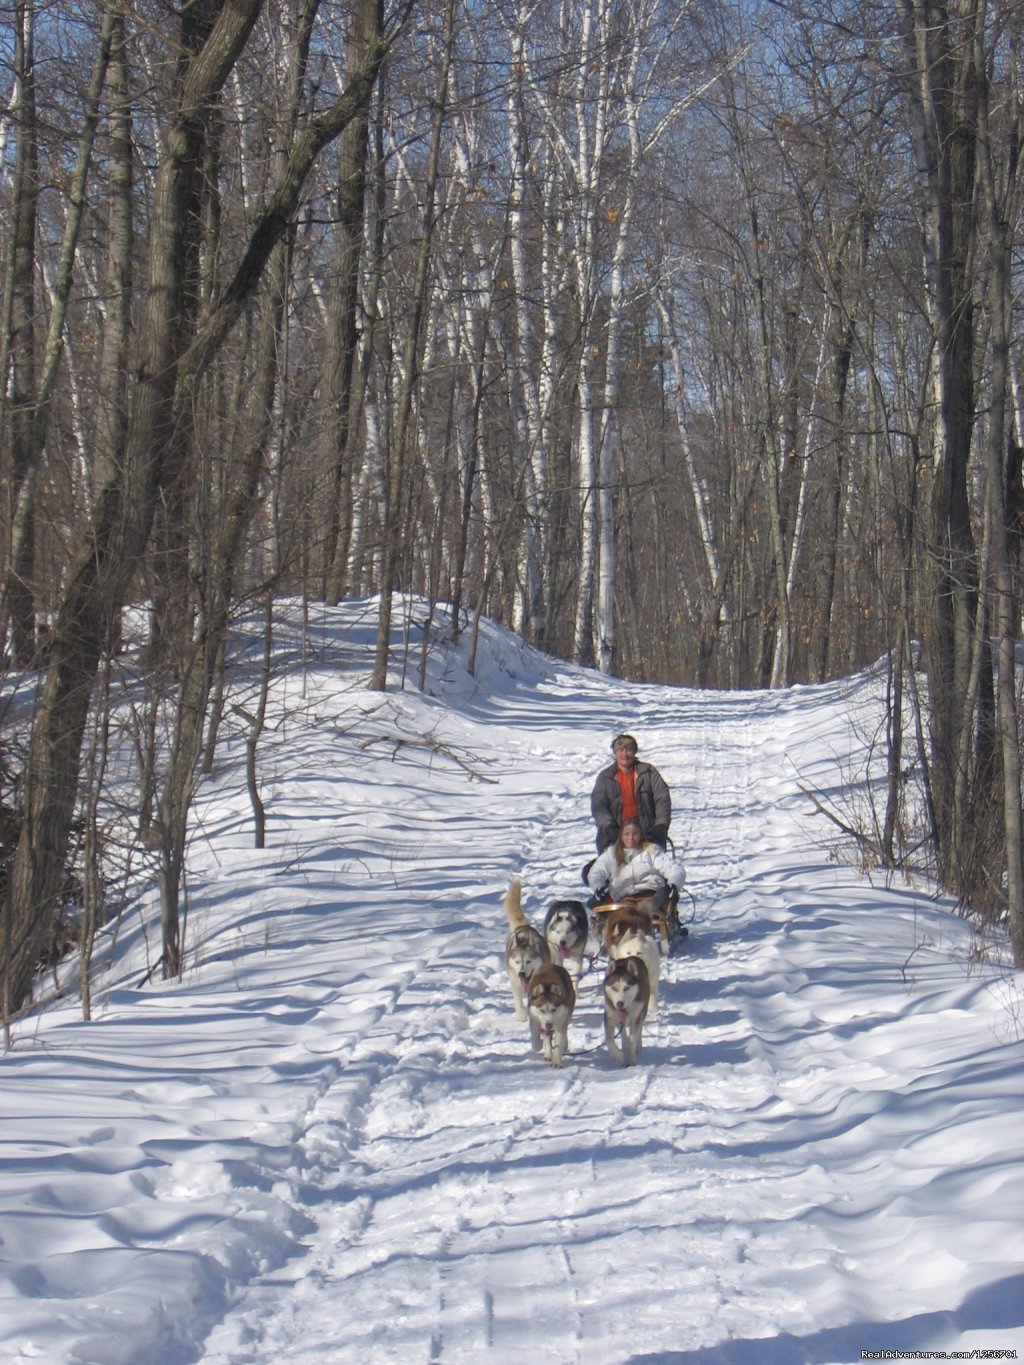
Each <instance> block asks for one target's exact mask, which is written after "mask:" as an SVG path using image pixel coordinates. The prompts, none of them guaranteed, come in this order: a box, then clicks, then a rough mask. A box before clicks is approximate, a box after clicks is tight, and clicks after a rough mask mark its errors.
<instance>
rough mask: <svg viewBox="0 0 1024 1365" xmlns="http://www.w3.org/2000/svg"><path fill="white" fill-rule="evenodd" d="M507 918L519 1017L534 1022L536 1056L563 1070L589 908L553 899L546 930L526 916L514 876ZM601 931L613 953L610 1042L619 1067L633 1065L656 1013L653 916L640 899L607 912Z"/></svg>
mask: <svg viewBox="0 0 1024 1365" xmlns="http://www.w3.org/2000/svg"><path fill="white" fill-rule="evenodd" d="M505 914H506V916H507V918H508V925H509V936H508V942H507V943H506V945H505V966H506V969H507V971H508V979H509V984H510V985H511V987H512V999H513V1002H514V1005H515V1014H516V1018H517V1019H523V1020H527V1019H528V1020H529V1023H530V1041H531V1043H532V1044H533V1049H534V1051H535V1052H540V1053H542V1054H543V1057H544V1060H545V1061H546V1062H550V1064H551V1065H552V1066H561V1065H562V1058H563V1056H564V1055H565V1053H566V1052H567V1051H568V1048H569V1022H570V1020H571V1019H572V1014H573V1010H574V1008H575V1005H576V988H577V984H578V982H579V979H580V977H581V976H582V974H583V964H584V957H585V953H586V948H587V940H588V937H589V934H590V921H589V918H588V916H587V911H586V909H585V907H584V906H583V904H582V903H581V902H580V901H574V900H556V901H553V902H552V904H551V906H550V908H549V909H548V912H547V915H546V916H545V918H544V927H543V929H537V928H535V927H534V926H533V925H532V924H530V922H529V921H528V920H527V918H526V916H525V915H524V914H523V909H522V885H521V883H520V881H519V879H518V878H516V880H515V881H513V882H512V884H511V885H510V886H509V888H508V891H507V892H506V893H505ZM602 932H603V946H604V950H605V952H606V953H607V955H608V966H607V970H606V971H605V977H604V986H603V995H604V1036H605V1042H606V1043H607V1045H608V1051H609V1052H610V1053H611V1056H612V1058H613V1059H614V1060H615V1061H616V1062H618V1063H619V1065H621V1066H633V1065H634V1064H635V1063H636V1060H637V1057H638V1056H639V1053H640V1045H641V1042H642V1041H643V1028H644V1021H645V1019H646V1018H647V1015H648V1013H651V1014H654V1013H655V1012H656V1011H657V1008H658V977H659V973H660V967H661V949H660V948H659V946H658V943H657V940H656V936H655V928H654V922H653V919H652V917H651V914H650V912H649V911H647V910H645V909H644V908H643V905H642V902H639V901H638V900H637V899H636V898H635V897H630V898H627V899H624V900H622V901H619V902H617V903H614V904H613V905H611V906H610V907H608V913H607V916H606V918H605V921H604V925H603V931H602Z"/></svg>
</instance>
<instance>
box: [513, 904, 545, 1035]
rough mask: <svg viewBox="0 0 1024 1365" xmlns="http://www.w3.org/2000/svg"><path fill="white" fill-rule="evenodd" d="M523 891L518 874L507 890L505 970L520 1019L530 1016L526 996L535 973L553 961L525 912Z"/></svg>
mask: <svg viewBox="0 0 1024 1365" xmlns="http://www.w3.org/2000/svg"><path fill="white" fill-rule="evenodd" d="M522 894H523V888H522V883H521V882H520V880H519V878H518V877H517V878H516V879H515V881H514V882H513V883H512V884H511V886H510V887H509V888H508V890H507V891H506V892H505V914H506V916H507V918H508V927H509V935H508V940H507V942H506V944H505V970H506V971H507V972H508V980H509V985H510V986H511V987H512V1001H513V1004H514V1006H515V1011H516V1018H517V1019H525V1018H526V1017H527V1013H526V996H527V993H528V991H529V989H530V981H531V979H532V977H533V974H534V972H535V971H536V970H537V968H538V967H543V966H544V965H545V963H548V962H550V961H551V949H550V948H549V947H548V941H547V939H546V938H545V937H544V935H543V934H542V933H541V932H540V930H539V929H535V928H534V926H533V925H532V924H531V923H530V922H529V920H528V919H527V918H526V916H525V915H524V914H523V907H522Z"/></svg>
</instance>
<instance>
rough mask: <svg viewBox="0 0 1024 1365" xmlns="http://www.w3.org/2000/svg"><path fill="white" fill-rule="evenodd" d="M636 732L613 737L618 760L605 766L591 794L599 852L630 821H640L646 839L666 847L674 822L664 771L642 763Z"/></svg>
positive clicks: (613, 745) (602, 850)
mask: <svg viewBox="0 0 1024 1365" xmlns="http://www.w3.org/2000/svg"><path fill="white" fill-rule="evenodd" d="M636 750H637V743H636V740H635V739H634V738H633V736H632V735H616V736H615V738H614V739H613V740H612V753H613V754H614V755H615V762H614V763H612V764H610V765H609V766H608V767H607V768H602V769H601V771H600V772H599V773H598V775H597V781H596V782H595V783H594V790H593V791H592V792H591V794H590V809H591V812H592V813H593V816H594V823H595V824H596V825H597V851H598V853H603V852H604V850H605V849H606V848H608V846H609V845H610V844H614V843H615V840H616V839H617V838H618V837H619V830H620V829H621V828H622V826H623V824H624V823H625V822H626V821H627V820H639V822H640V825H641V827H642V829H643V832H644V835H645V836H646V838H648V839H650V840H652V841H653V842H654V843H656V844H660V845H661V847H662V848H664V847H665V844H666V843H667V841H668V827H669V825H670V824H671V823H672V798H671V796H670V795H669V790H668V786H667V784H666V782H665V779H664V778H663V777H662V775H661V773H659V772H658V770H657V768H656V767H655V766H654V765H653V764H652V763H640V762H638V761H637V756H636Z"/></svg>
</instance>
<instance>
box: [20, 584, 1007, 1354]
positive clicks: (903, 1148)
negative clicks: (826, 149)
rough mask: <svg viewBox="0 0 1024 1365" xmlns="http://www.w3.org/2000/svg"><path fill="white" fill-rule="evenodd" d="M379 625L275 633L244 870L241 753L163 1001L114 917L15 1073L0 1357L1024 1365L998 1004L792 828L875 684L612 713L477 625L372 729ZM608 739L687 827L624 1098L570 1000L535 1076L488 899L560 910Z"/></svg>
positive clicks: (899, 899) (870, 701)
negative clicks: (1020, 1363) (507, 898)
mask: <svg viewBox="0 0 1024 1365" xmlns="http://www.w3.org/2000/svg"><path fill="white" fill-rule="evenodd" d="M286 618H287V619H286ZM372 630H373V604H372V603H351V604H348V605H346V606H344V607H341V608H338V609H336V610H321V611H319V612H318V613H317V615H316V616H315V619H313V620H312V621H311V622H310V624H309V626H308V627H307V628H306V629H305V630H303V629H302V626H301V621H300V615H299V613H298V610H297V609H293V610H292V611H291V612H287V613H286V612H284V610H283V609H282V620H281V621H280V622H279V623H278V627H277V640H278V649H279V653H280V660H279V669H278V672H277V675H276V681H275V689H274V697H273V716H274V728H273V730H272V731H271V732H269V733H268V734H267V735H266V736H265V738H264V741H263V743H262V745H261V749H260V776H261V781H262V785H263V798H264V801H265V803H266V807H267V813H268V840H267V844H268V846H267V848H266V849H265V850H262V851H256V850H254V849H253V847H252V833H251V825H252V821H251V814H250V811H249V805H248V799H247V796H246V792H245V782H244V767H243V762H244V755H243V751H242V744H241V737H240V736H237V737H236V738H235V740H234V742H233V744H232V746H231V748H230V751H229V753H228V755H227V756H226V757H225V758H224V760H223V761H222V764H221V766H220V767H219V769H218V771H217V772H216V773H215V774H214V776H213V778H211V779H210V780H208V781H207V783H206V784H205V785H204V787H203V790H202V793H201V799H200V802H199V805H198V809H197V812H196V823H195V836H194V839H193V842H192V846H191V849H190V855H189V868H190V876H189V902H190V906H189V920H188V940H189V955H188V967H187V970H186V973H185V977H184V980H183V981H182V982H180V983H170V984H168V983H158V982H153V983H149V984H146V985H144V986H140V985H139V982H140V981H141V979H142V977H143V975H144V974H145V970H146V962H147V961H148V960H151V958H152V955H153V954H154V952H155V951H156V950H155V947H154V945H153V943H152V942H150V943H149V944H148V945H147V940H146V933H145V932H144V930H143V927H142V925H143V919H144V916H143V915H142V914H141V913H138V912H134V913H133V914H132V915H131V916H130V917H129V920H128V921H127V922H126V924H125V926H124V927H122V929H121V933H120V938H119V940H118V945H117V953H116V955H114V956H110V955H109V954H108V957H107V960H106V961H105V962H104V963H103V964H102V970H101V972H100V980H99V983H98V986H97V1005H96V1008H97V1016H98V1017H97V1021H96V1022H95V1023H92V1024H89V1025H86V1024H83V1023H82V1022H81V1020H80V1018H79V1015H78V1013H77V1011H76V1007H75V1004H74V1001H73V1000H69V1001H68V1002H67V1003H66V1004H65V1005H61V1006H59V1007H56V1008H52V1009H50V1010H49V1011H48V1012H46V1013H45V1014H44V1015H43V1016H42V1017H41V1018H39V1019H34V1020H31V1021H28V1022H24V1023H22V1024H21V1025H20V1026H19V1028H18V1030H17V1033H16V1042H15V1047H14V1049H13V1051H12V1052H11V1053H10V1054H8V1055H7V1056H6V1057H4V1058H3V1059H2V1060H0V1112H2V1113H3V1115H4V1122H3V1124H2V1125H0V1360H3V1361H10V1362H17V1365H23V1363H24V1362H28V1361H38V1360H45V1361H47V1362H72V1361H74V1362H90V1363H94V1365H120V1363H121V1362H124V1363H126V1365H127V1363H128V1362H131V1363H132V1365H135V1362H141V1361H145V1362H151V1361H153V1362H161V1363H163V1362H167V1363H168V1365H170V1363H171V1362H186V1361H201V1362H203V1365H229V1363H230V1365H241V1363H242V1362H259V1363H260V1365H262V1363H263V1362H268V1363H269V1362H272V1361H280V1362H290V1363H292V1365H300V1363H301V1365H306V1362H313V1361H317V1362H333V1361H338V1362H348V1361H353V1362H355V1361H367V1362H384V1361H398V1362H456V1361H467V1362H468V1361H475V1360H480V1359H486V1360H488V1361H495V1362H504V1361H510V1362H511V1361H513V1360H518V1359H519V1358H520V1357H521V1356H522V1354H523V1352H524V1351H531V1352H539V1353H541V1355H542V1358H543V1359H544V1360H545V1361H549V1362H556V1365H557V1363H560V1362H565V1365H568V1363H569V1362H586V1365H601V1362H609V1365H612V1363H618V1362H653V1361H659V1362H674V1363H678V1362H693V1363H694V1365H712V1363H714V1365H718V1362H722V1363H723V1365H755V1362H756V1363H757V1365H761V1362H769V1363H770V1365H771V1363H772V1362H779V1365H789V1362H802V1361H809V1362H821V1363H822V1365H828V1363H829V1362H847V1361H858V1360H860V1359H862V1358H865V1357H863V1355H862V1353H863V1352H867V1351H878V1350H882V1351H884V1350H890V1351H895V1350H901V1351H910V1350H913V1351H924V1352H932V1353H937V1352H940V1351H953V1350H957V1351H972V1350H973V1351H984V1352H986V1353H988V1355H987V1358H997V1357H993V1355H992V1354H991V1353H992V1352H996V1353H999V1352H1005V1353H1007V1354H1009V1353H1011V1352H1015V1351H1024V1269H1022V1263H1024V1232H1022V1217H1021V1215H1022V1213H1024V1180H1022V1175H1021V1154H1022V1140H1021V1136H1020V1128H1021V1125H1020V1122H1019V1108H1020V1095H1021V1078H1022V1063H1024V1042H1022V1030H1021V997H1020V991H1019V985H1018V981H1017V979H1016V978H1015V977H1014V975H1013V974H1012V973H1010V972H1009V971H1008V970H1007V968H1006V967H1005V965H1003V964H1002V963H1001V962H1000V961H999V952H998V948H997V947H996V948H993V949H992V950H990V952H989V954H988V959H987V960H986V961H980V962H979V961H978V960H976V954H975V953H974V951H973V949H974V946H975V945H974V944H973V943H972V941H971V937H970V934H969V931H968V928H967V926H966V925H965V923H964V922H963V921H962V920H959V919H957V918H955V917H953V916H952V915H950V914H949V913H948V912H947V910H946V909H944V908H943V907H942V906H941V905H939V904H937V903H935V902H934V901H932V900H931V899H930V898H929V896H928V894H927V888H925V887H921V886H916V887H915V886H909V885H906V884H903V883H900V884H897V885H893V886H888V887H887V886H886V885H885V882H884V879H882V878H881V877H879V876H875V877H873V878H872V879H871V880H867V879H864V878H862V877H861V876H859V875H858V874H857V872H856V871H855V870H854V869H853V868H852V867H850V866H849V865H847V864H846V863H845V862H843V861H841V860H839V859H837V858H836V856H835V852H836V850H835V849H834V847H833V844H834V831H833V830H832V828H831V826H829V825H828V824H827V823H826V822H824V821H823V820H822V819H821V818H820V817H819V816H817V815H816V814H815V812H814V809H813V806H812V804H811V803H810V801H809V800H808V799H807V797H806V796H805V795H804V794H803V793H802V792H801V786H803V787H810V788H813V789H814V790H815V791H817V792H819V793H824V794H826V795H830V796H833V797H835V798H836V799H839V792H840V790H841V788H843V787H844V786H847V785H849V782H850V780H851V775H852V774H854V773H856V772H859V770H860V768H861V766H862V763H863V760H862V757H861V752H862V750H863V747H864V744H865V742H866V741H865V736H866V735H868V734H870V733H871V731H872V729H873V727H874V725H875V724H876V723H877V719H878V715H879V708H880V704H881V702H880V697H881V684H880V683H879V682H876V681H875V680H873V679H872V678H871V677H869V676H865V677H859V678H855V679H852V680H850V681H849V682H846V683H839V684H833V685H830V686H826V687H820V688H803V689H792V690H790V691H787V692H784V693H775V694H773V693H756V694H754V693H742V694H723V693H696V692H690V691H682V690H673V689H667V688H661V687H637V686H635V685H626V684H623V683H620V682H617V681H615V680H610V679H606V678H602V677H600V676H598V675H596V674H594V673H590V672H587V671H583V670H579V669H576V668H573V667H571V666H569V665H566V664H562V663H558V662H556V661H553V660H550V659H544V658H541V657H540V656H537V655H535V654H533V653H532V652H531V651H529V650H528V649H526V648H525V647H523V646H522V645H521V644H520V643H519V642H517V641H515V640H514V639H512V638H511V637H509V636H507V635H504V634H503V633H501V632H499V631H497V630H495V629H494V628H492V627H489V626H487V625H486V624H485V626H484V628H483V636H482V640H481V644H480V654H479V659H478V663H479V668H478V671H477V677H476V678H469V677H468V675H467V674H466V672H465V669H464V667H463V660H464V658H465V648H466V643H465V641H463V642H462V643H461V644H460V646H459V648H458V649H457V650H451V649H447V648H443V647H442V646H440V645H438V646H436V647H435V649H434V650H433V652H432V656H431V664H430V671H429V687H428V695H423V694H420V693H418V692H415V691H412V690H408V691H404V692H399V691H397V690H393V691H391V692H389V693H388V694H387V695H386V696H383V697H382V696H380V695H379V694H373V693H370V692H368V691H366V690H365V682H366V679H367V677H368V674H369V667H370V658H371V650H372ZM396 644H397V637H396ZM412 645H413V648H414V649H417V648H418V636H417V632H416V630H414V631H413V633H412ZM412 666H413V668H414V667H415V663H414V662H413V665H412ZM247 685H249V680H247V679H246V676H245V673H244V671H243V670H240V672H239V686H240V687H241V688H242V689H243V693H242V699H243V700H245V694H244V688H245V687H246V686H247ZM622 729H628V730H630V731H631V732H632V733H634V734H635V735H636V736H637V737H638V739H639V740H640V747H641V756H643V757H647V758H649V759H650V760H651V761H653V762H655V763H656V764H657V765H658V767H659V768H660V769H661V771H662V773H663V774H664V776H665V777H666V779H667V781H668V782H669V784H670V786H671V788H672V791H673V798H674V807H675V815H674V819H673V825H672V836H673V839H674V841H675V843H676V846H677V850H678V851H679V852H680V853H681V854H682V856H683V858H684V861H685V862H686V865H687V869H688V880H689V889H690V892H691V893H692V898H693V905H692V912H693V923H692V926H691V937H690V939H689V941H688V943H687V945H686V946H685V948H684V949H683V951H682V952H681V953H680V954H679V955H678V956H676V957H674V958H672V959H671V960H670V961H669V963H668V964H667V966H666V970H665V975H664V977H663V983H662V1006H661V1011H660V1015H659V1017H657V1018H656V1019H655V1020H654V1021H652V1022H651V1023H649V1024H648V1027H647V1030H646V1032H645V1046H644V1050H643V1053H642V1056H641V1062H640V1065H639V1066H638V1067H637V1068H635V1069H632V1070H619V1069H616V1068H615V1067H613V1066H612V1065H611V1063H610V1061H609V1059H608V1057H607V1054H606V1053H605V1050H604V1047H603V1029H602V1024H601V1013H600V1006H599V986H600V966H599V965H597V966H595V967H594V969H593V970H592V971H591V972H590V973H589V974H588V975H587V976H586V977H585V978H584V981H583V984H582V989H581V996H580V1002H579V1006H578V1009H577V1014H576V1017H575V1019H574V1022H573V1025H572V1029H571V1046H572V1056H571V1057H570V1058H569V1059H568V1060H567V1062H566V1065H565V1067H564V1068H563V1069H562V1070H561V1071H552V1070H550V1069H548V1068H545V1067H544V1066H543V1064H542V1063H541V1062H540V1060H539V1059H538V1058H536V1057H535V1056H534V1055H533V1054H531V1052H530V1050H529V1041H528V1035H527V1029H526V1026H525V1025H524V1024H520V1023H517V1022H516V1021H515V1020H514V1018H513V1017H512V1009H511V1000H510V994H509V991H508V986H507V981H506V978H505V974H504V970H503V967H502V965H501V956H500V955H501V949H502V946H503V941H504V933H505V924H504V916H503V912H502V896H503V894H504V890H505V887H506V886H507V884H508V881H509V879H510V878H511V877H512V876H514V875H517V874H520V873H521V874H522V876H523V881H524V904H525V907H526V909H527V912H528V913H529V914H530V915H531V916H532V918H534V919H535V920H539V919H540V918H541V917H542V915H543V911H544V909H545V908H546V903H547V901H548V900H549V899H550V898H551V897H553V896H555V895H579V894H580V893H581V890H582V888H581V887H580V884H579V869H580V867H581V865H582V863H583V862H584V861H585V859H586V858H587V857H588V856H590V852H591V850H592V842H591V840H592V834H591V825H590V820H589V806H588V797H589V791H590V786H591V784H592V781H593V776H594V774H595V772H596V770H597V768H598V767H599V766H601V765H602V764H604V763H605V762H606V761H608V742H609V740H610V739H611V737H612V735H613V734H615V733H616V732H617V731H619V730H622ZM146 915H147V916H148V918H149V921H150V924H151V923H152V909H151V907H148V908H147V909H146ZM153 932H154V931H153V930H152V928H151V927H150V929H149V936H150V938H152V935H153ZM147 954H148V957H147Z"/></svg>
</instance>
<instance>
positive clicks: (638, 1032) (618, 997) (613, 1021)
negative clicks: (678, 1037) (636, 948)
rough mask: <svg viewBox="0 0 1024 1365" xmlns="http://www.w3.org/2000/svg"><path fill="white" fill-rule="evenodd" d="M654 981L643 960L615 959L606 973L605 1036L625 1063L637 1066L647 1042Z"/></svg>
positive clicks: (609, 1047) (612, 1048)
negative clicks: (647, 1022)
mask: <svg viewBox="0 0 1024 1365" xmlns="http://www.w3.org/2000/svg"><path fill="white" fill-rule="evenodd" d="M650 998H651V982H650V978H649V976H648V974H647V968H646V966H645V965H644V962H643V959H642V958H639V957H620V958H613V959H612V961H611V962H609V963H608V970H607V971H606V972H605V976H604V1038H605V1042H606V1043H607V1044H608V1051H609V1052H610V1053H611V1054H612V1057H613V1058H614V1060H615V1061H617V1062H618V1063H619V1064H620V1065H621V1066H635V1065H636V1060H637V1057H638V1056H639V1055H640V1045H641V1043H642V1042H643V1032H644V1020H645V1019H646V1018H647V1006H648V1005H649V1003H650Z"/></svg>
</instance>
